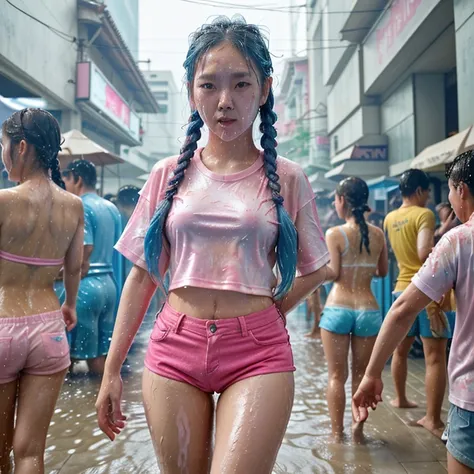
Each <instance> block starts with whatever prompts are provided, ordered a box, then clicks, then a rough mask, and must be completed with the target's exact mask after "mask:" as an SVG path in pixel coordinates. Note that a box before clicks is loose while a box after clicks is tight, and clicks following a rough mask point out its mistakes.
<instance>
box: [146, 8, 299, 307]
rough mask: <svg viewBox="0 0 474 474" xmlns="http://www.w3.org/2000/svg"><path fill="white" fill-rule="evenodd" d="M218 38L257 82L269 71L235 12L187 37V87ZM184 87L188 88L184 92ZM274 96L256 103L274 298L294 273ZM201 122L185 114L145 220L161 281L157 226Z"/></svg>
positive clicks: (255, 37) (263, 45)
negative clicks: (272, 236) (272, 218)
mask: <svg viewBox="0 0 474 474" xmlns="http://www.w3.org/2000/svg"><path fill="white" fill-rule="evenodd" d="M223 42H228V43H230V44H232V46H234V47H235V48H236V49H237V50H239V51H240V53H241V54H242V56H243V57H244V58H246V59H247V61H248V63H249V66H250V67H254V68H255V69H256V71H257V72H258V75H259V76H260V81H261V83H262V85H263V83H264V82H265V80H266V79H268V78H270V77H271V75H272V73H273V65H272V60H271V57H270V52H269V50H268V45H267V41H266V39H265V38H264V36H263V35H262V33H261V31H260V29H259V28H258V26H256V25H250V24H247V23H246V22H245V20H244V19H243V18H242V17H241V16H237V17H234V18H233V19H229V18H227V17H222V16H221V17H218V18H216V19H215V20H214V21H213V22H212V23H210V24H206V25H203V26H202V27H201V28H199V29H198V30H197V31H196V32H195V33H193V34H192V35H191V36H190V44H189V49H188V53H187V55H186V60H185V61H184V64H183V66H184V68H185V70H186V77H185V79H186V82H187V84H188V87H189V89H190V88H191V85H192V83H193V79H194V73H195V69H196V65H197V63H198V61H199V59H200V58H201V57H202V56H203V55H205V54H206V53H207V52H208V51H209V50H210V49H212V48H214V47H216V46H218V45H219V44H221V43H223ZM188 92H189V91H188ZM273 106H274V96H273V92H272V90H270V92H269V95H268V98H267V101H266V102H265V104H264V105H262V106H261V107H260V119H261V124H260V131H261V133H262V139H261V142H260V143H261V146H262V148H263V152H264V153H263V156H264V169H265V174H266V177H267V179H268V187H269V189H270V191H271V195H272V200H273V202H274V203H275V206H276V212H277V216H278V223H279V229H278V239H277V246H276V256H277V264H278V269H279V272H280V276H281V282H280V284H279V286H278V287H277V288H276V290H275V294H274V298H275V299H281V298H283V297H284V296H285V295H286V293H287V292H288V291H289V290H290V288H291V286H292V284H293V281H294V278H295V274H296V258H297V246H298V244H297V232H296V228H295V226H294V224H293V222H292V220H291V218H290V216H289V215H288V213H287V211H286V210H285V208H284V206H283V197H282V196H281V194H280V189H281V187H280V184H279V177H278V174H277V152H276V146H277V143H276V140H275V138H276V135H277V132H276V129H275V127H274V124H275V122H276V120H277V115H276V114H275V112H274V111H273ZM203 125H204V123H203V121H202V119H201V117H200V116H199V113H198V112H197V111H194V112H193V113H192V114H191V117H190V120H189V125H188V129H187V132H186V140H185V143H184V146H183V148H182V149H181V154H180V157H179V159H178V165H177V167H176V169H175V170H174V173H173V177H172V179H171V180H170V181H169V183H168V188H167V190H166V194H165V197H164V199H163V201H162V202H161V203H160V204H159V205H158V207H157V209H156V211H155V214H154V216H153V218H152V220H151V223H150V227H149V229H148V232H147V234H146V237H145V259H146V262H147V265H148V268H149V270H150V273H151V274H152V275H153V276H155V277H157V278H158V280H159V281H160V282H161V275H160V274H159V271H158V261H159V257H160V255H161V249H162V243H163V229H164V223H165V220H166V217H167V215H168V212H169V210H170V208H171V204H172V201H173V197H174V196H175V195H176V193H177V192H178V187H179V185H180V183H181V182H182V180H183V178H184V173H185V170H186V168H187V167H188V166H189V163H190V161H191V158H192V157H193V155H194V152H195V150H196V149H197V142H198V141H199V140H200V138H201V127H202V126H203Z"/></svg>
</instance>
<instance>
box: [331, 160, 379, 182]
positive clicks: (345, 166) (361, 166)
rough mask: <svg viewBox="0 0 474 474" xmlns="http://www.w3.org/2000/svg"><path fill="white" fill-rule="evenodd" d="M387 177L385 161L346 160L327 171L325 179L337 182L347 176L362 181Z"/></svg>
mask: <svg viewBox="0 0 474 474" xmlns="http://www.w3.org/2000/svg"><path fill="white" fill-rule="evenodd" d="M384 175H388V162H387V161H360V160H348V161H345V162H344V163H342V164H340V165H339V166H336V167H335V168H333V169H332V170H330V171H328V172H327V173H326V174H325V175H324V176H325V177H326V178H330V179H334V180H339V179H343V178H345V177H347V176H358V177H359V178H362V179H367V178H377V177H379V176H384Z"/></svg>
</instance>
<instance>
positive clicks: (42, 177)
mask: <svg viewBox="0 0 474 474" xmlns="http://www.w3.org/2000/svg"><path fill="white" fill-rule="evenodd" d="M49 179H50V178H49V175H48V174H47V173H46V171H43V170H38V169H36V170H28V171H25V172H24V173H22V176H21V178H20V183H21V184H23V183H26V182H27V181H32V182H39V181H49Z"/></svg>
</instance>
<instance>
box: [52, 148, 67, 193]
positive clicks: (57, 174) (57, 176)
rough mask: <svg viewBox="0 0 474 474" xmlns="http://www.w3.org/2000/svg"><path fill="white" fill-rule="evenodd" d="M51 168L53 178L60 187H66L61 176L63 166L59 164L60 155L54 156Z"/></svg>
mask: <svg viewBox="0 0 474 474" xmlns="http://www.w3.org/2000/svg"><path fill="white" fill-rule="evenodd" d="M50 169H51V179H52V180H53V182H54V183H56V184H57V185H58V186H59V187H60V188H63V189H66V184H65V183H64V181H63V178H62V177H61V168H60V165H59V159H58V155H56V156H53V157H52V158H51V161H50Z"/></svg>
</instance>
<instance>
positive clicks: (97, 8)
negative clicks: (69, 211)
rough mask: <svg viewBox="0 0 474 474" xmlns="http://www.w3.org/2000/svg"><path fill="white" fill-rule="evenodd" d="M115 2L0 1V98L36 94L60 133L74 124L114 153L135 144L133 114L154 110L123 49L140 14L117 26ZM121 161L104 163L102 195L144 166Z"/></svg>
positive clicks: (137, 142)
mask: <svg viewBox="0 0 474 474" xmlns="http://www.w3.org/2000/svg"><path fill="white" fill-rule="evenodd" d="M117 2H118V0H111V2H110V3H111V8H112V9H109V8H107V7H106V6H105V4H104V2H102V1H93V0H64V1H61V2H57V1H55V0H43V1H42V2H40V3H38V2H28V5H27V6H25V5H23V4H22V5H21V7H20V6H18V5H16V4H14V3H13V2H12V4H10V3H7V2H3V3H2V4H1V6H0V9H1V12H0V95H1V96H3V97H7V98H16V97H23V98H25V97H26V98H41V99H43V100H44V101H45V104H46V108H47V109H48V110H50V111H51V112H52V113H53V114H54V115H55V116H56V117H57V118H58V120H59V122H60V124H61V129H62V131H63V132H66V131H68V130H71V129H78V130H80V131H82V132H83V133H84V134H85V135H87V136H88V137H89V138H90V139H92V140H94V141H95V142H97V143H98V144H100V145H101V146H103V147H104V148H106V149H107V150H109V151H111V152H112V153H115V154H120V151H121V147H122V145H127V146H137V145H140V144H141V137H140V117H139V115H138V114H139V113H156V112H157V111H158V104H157V102H156V100H155V98H154V97H153V95H152V93H151V91H150V89H149V88H148V85H147V83H146V81H145V78H144V77H143V74H142V73H141V71H140V70H139V68H138V66H137V64H136V61H135V58H134V56H133V55H132V53H131V51H130V48H129V46H128V44H130V45H132V46H131V47H134V46H133V44H135V43H134V41H135V39H134V38H138V15H136V17H135V19H134V20H133V19H130V18H127V19H126V20H127V21H124V19H123V18H122V19H121V20H120V26H118V25H117V23H116V22H115V19H114V16H113V14H112V11H113V10H114V9H115V11H116V12H117V5H118V3H120V2H118V3H117ZM116 3H117V5H116ZM132 4H134V5H138V2H137V1H136V0H134V1H133V2H132V3H130V2H129V5H132ZM119 6H120V5H118V7H119ZM119 18H120V17H119ZM124 38H128V39H127V41H125V39H124ZM136 41H138V39H137V40H136ZM124 159H125V163H123V164H120V165H117V166H116V165H113V166H110V167H107V171H106V172H105V181H104V183H105V187H104V189H103V191H104V192H108V191H110V192H115V191H116V189H117V187H118V186H120V185H121V184H124V182H125V181H126V180H128V179H133V178H135V177H136V176H138V175H140V174H142V173H143V172H144V171H147V170H148V169H149V164H148V162H147V161H146V160H143V159H138V158H136V157H134V156H130V157H129V156H124ZM133 160H135V161H133Z"/></svg>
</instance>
